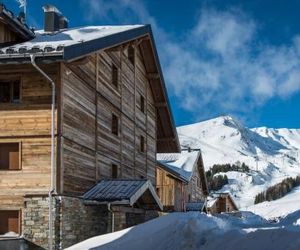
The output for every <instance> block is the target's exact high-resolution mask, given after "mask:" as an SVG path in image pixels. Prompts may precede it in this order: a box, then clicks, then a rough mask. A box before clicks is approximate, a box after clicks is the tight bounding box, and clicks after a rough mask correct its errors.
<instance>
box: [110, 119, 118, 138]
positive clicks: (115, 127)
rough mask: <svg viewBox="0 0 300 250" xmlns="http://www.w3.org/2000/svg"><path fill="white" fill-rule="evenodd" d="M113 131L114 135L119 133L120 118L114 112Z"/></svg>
mask: <svg viewBox="0 0 300 250" xmlns="http://www.w3.org/2000/svg"><path fill="white" fill-rule="evenodd" d="M111 132H112V133H113V134H114V135H118V134H119V119H118V117H117V116H116V115H115V114H112V121H111Z"/></svg>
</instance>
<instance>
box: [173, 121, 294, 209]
mask: <svg viewBox="0 0 300 250" xmlns="http://www.w3.org/2000/svg"><path fill="white" fill-rule="evenodd" d="M177 130H178V134H179V139H180V142H181V145H182V146H183V147H191V148H200V149H201V150H202V154H203V160H204V164H205V167H206V169H209V168H210V167H211V166H212V165H213V164H216V163H220V164H224V163H236V162H237V161H239V162H241V163H242V162H244V163H246V164H247V165H248V166H249V167H250V168H251V171H250V173H241V172H234V171H231V172H227V173H226V175H227V177H228V179H229V184H228V185H226V186H224V187H223V189H222V191H230V192H231V193H232V194H233V195H234V196H235V200H236V202H237V204H238V205H239V206H240V207H243V208H245V207H248V206H251V205H253V203H254V197H255V195H256V194H257V193H259V192H261V191H263V190H265V189H266V188H267V187H269V186H271V185H274V184H276V183H278V182H280V181H281V180H282V179H284V178H287V177H295V176H297V175H300V129H272V128H266V127H260V128H252V129H249V128H247V127H244V126H243V125H242V124H241V123H240V122H238V121H237V120H235V119H233V118H232V117H230V116H221V117H218V118H215V119H211V120H208V121H204V122H200V123H196V124H191V125H187V126H182V127H178V128H177Z"/></svg>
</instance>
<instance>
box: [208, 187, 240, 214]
mask: <svg viewBox="0 0 300 250" xmlns="http://www.w3.org/2000/svg"><path fill="white" fill-rule="evenodd" d="M235 211H239V209H238V207H237V205H236V204H235V202H234V200H233V198H232V197H231V195H230V194H229V193H218V192H217V193H212V194H210V196H209V197H208V198H207V212H208V213H210V214H220V213H230V212H235Z"/></svg>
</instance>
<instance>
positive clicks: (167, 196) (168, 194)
mask: <svg viewBox="0 0 300 250" xmlns="http://www.w3.org/2000/svg"><path fill="white" fill-rule="evenodd" d="M184 188H185V185H184V184H183V183H182V182H181V181H179V180H177V179H175V178H173V177H172V176H171V175H170V174H169V173H168V172H167V171H165V170H163V169H161V168H159V167H157V169H156V192H157V194H158V197H159V198H160V200H161V202H162V204H163V206H164V210H165V211H182V210H183V192H184Z"/></svg>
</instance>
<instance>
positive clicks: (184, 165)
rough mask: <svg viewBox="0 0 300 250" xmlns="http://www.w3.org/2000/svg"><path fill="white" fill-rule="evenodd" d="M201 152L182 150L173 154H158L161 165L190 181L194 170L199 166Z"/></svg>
mask: <svg viewBox="0 0 300 250" xmlns="http://www.w3.org/2000/svg"><path fill="white" fill-rule="evenodd" d="M200 154H201V152H200V151H192V152H188V151H182V152H181V153H173V154H157V161H158V162H159V163H160V164H161V166H163V167H165V168H167V169H168V170H170V171H172V172H175V173H176V174H177V175H178V177H180V178H182V179H184V180H185V181H187V182H189V181H190V180H191V178H192V175H193V171H194V169H195V167H196V166H197V162H198V159H199V156H200Z"/></svg>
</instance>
